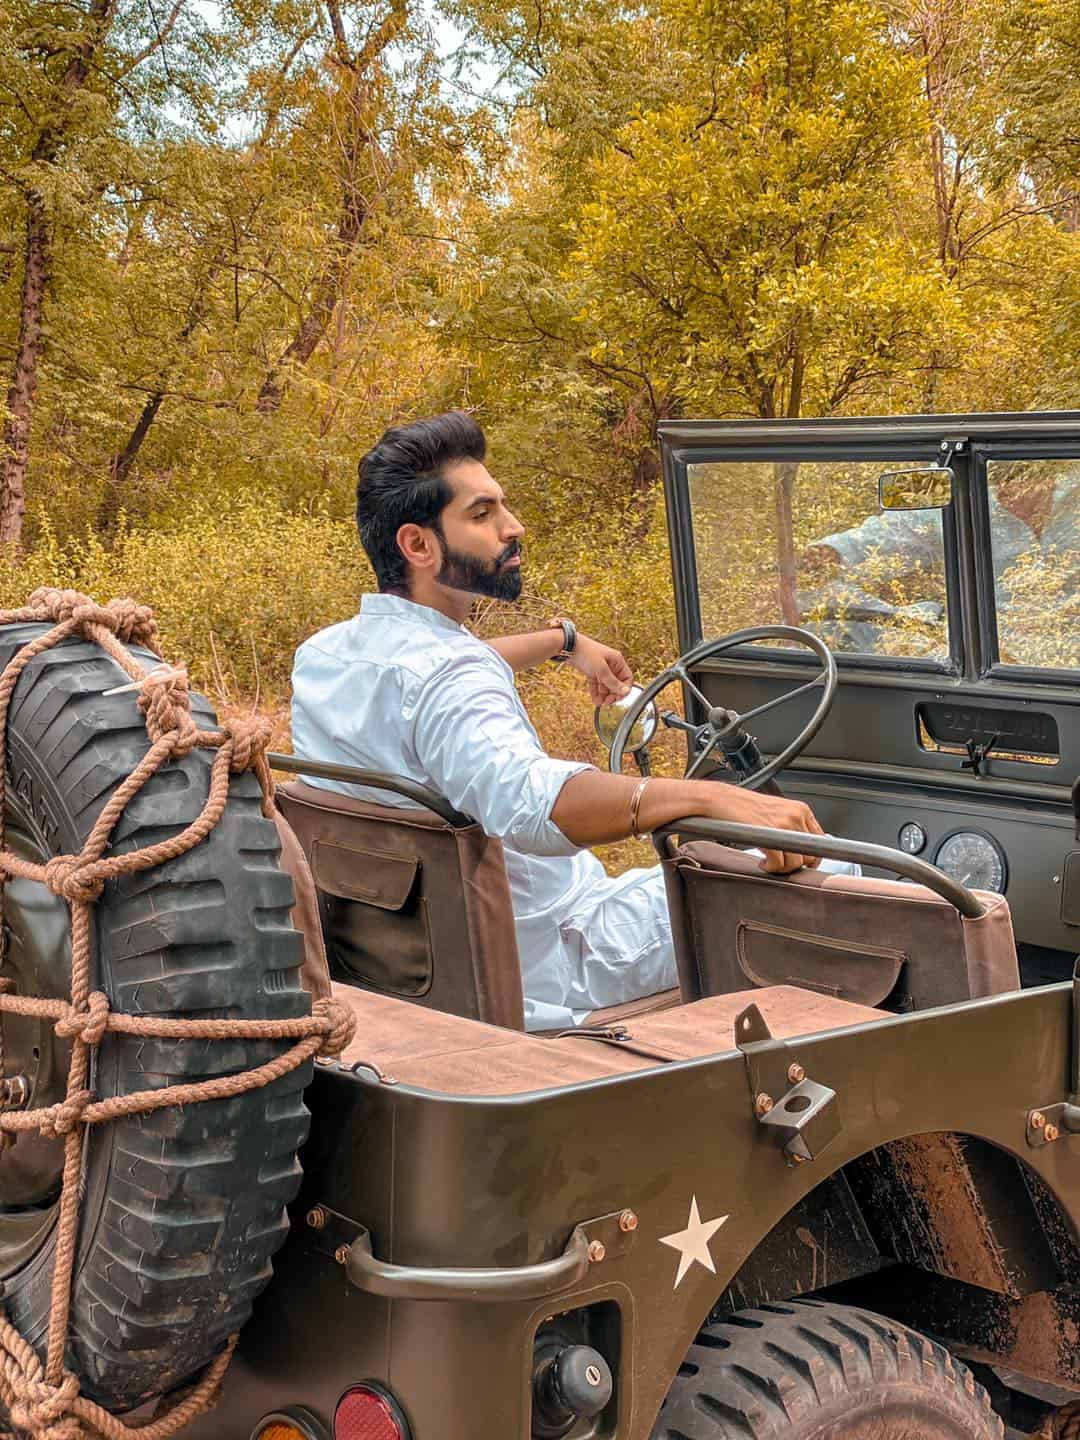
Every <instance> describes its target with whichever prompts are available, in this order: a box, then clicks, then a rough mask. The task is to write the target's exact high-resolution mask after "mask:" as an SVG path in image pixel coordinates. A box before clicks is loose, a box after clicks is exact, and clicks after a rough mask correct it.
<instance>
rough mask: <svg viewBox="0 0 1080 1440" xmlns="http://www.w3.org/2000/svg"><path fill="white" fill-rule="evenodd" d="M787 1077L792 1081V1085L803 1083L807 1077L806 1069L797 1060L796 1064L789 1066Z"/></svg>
mask: <svg viewBox="0 0 1080 1440" xmlns="http://www.w3.org/2000/svg"><path fill="white" fill-rule="evenodd" d="M787 1078H788V1079H789V1080H790V1081H791V1083H792V1085H801V1084H802V1082H803V1081H804V1080H805V1079H806V1071H805V1070H804V1069H803V1067H802V1066H801V1065H800V1064H799V1062H798V1061H797V1060H796V1061H795V1063H794V1065H789V1066H788V1072H787Z"/></svg>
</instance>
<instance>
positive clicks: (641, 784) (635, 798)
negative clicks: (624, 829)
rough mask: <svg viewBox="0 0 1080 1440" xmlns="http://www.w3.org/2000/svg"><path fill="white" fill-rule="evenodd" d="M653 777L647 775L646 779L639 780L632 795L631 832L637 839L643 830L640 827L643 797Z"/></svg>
mask: <svg viewBox="0 0 1080 1440" xmlns="http://www.w3.org/2000/svg"><path fill="white" fill-rule="evenodd" d="M651 778H652V777H651V776H649V775H646V777H645V779H644V780H639V781H638V785H637V789H636V790H635V791H634V793H633V795H631V797H630V834H631V835H632V836H633V837H634V839H635V840H637V839H639V838H640V836H641V831H640V830H639V829H638V811H639V810H640V809H641V797H642V796H643V795H644V794H645V787H646V786H647V785H648V783H649V781H650V779H651Z"/></svg>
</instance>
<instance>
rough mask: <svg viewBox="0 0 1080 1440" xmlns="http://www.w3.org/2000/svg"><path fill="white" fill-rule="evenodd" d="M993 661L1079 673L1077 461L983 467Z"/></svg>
mask: <svg viewBox="0 0 1080 1440" xmlns="http://www.w3.org/2000/svg"><path fill="white" fill-rule="evenodd" d="M986 473H987V490H988V501H989V508H990V549H991V553H992V556H993V562H994V590H995V595H996V600H997V636H998V655H999V657H1000V659H1001V661H1002V663H1003V664H1005V665H1024V666H1031V667H1035V668H1039V669H1070V670H1071V669H1080V460H990V461H988V462H987V467H986Z"/></svg>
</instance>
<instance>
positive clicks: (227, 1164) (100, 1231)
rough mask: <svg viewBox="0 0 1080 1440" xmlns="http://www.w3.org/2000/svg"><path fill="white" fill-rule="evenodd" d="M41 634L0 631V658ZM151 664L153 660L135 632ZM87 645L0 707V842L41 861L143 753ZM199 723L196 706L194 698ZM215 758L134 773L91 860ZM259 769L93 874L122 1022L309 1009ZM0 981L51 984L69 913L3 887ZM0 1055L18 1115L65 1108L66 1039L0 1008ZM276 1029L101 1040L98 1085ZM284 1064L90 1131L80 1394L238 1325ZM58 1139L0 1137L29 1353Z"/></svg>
mask: <svg viewBox="0 0 1080 1440" xmlns="http://www.w3.org/2000/svg"><path fill="white" fill-rule="evenodd" d="M47 629H48V627H47V626H45V625H39V624H24V625H12V626H7V627H4V628H3V629H0V668H2V667H3V666H4V665H6V664H7V663H8V662H9V661H10V660H11V659H12V657H13V656H14V655H15V654H16V653H17V651H18V650H19V649H20V648H21V647H22V646H23V645H25V644H27V642H28V641H30V640H32V639H34V638H35V637H36V636H38V635H40V634H42V633H43V632H44V631H45V630H47ZM132 653H133V654H134V655H135V656H137V657H138V658H140V659H141V660H142V661H143V662H144V663H145V665H146V667H147V668H148V669H149V668H150V667H151V666H152V665H153V664H155V663H156V662H157V657H156V656H154V655H152V654H151V653H150V652H148V651H145V650H140V649H138V648H136V647H132ZM126 683H127V677H126V676H125V675H124V674H123V672H122V671H121V670H120V668H119V667H118V666H117V665H116V663H115V662H114V661H112V660H110V659H109V658H108V657H107V656H106V655H105V654H104V653H103V652H102V651H101V650H100V649H99V648H98V647H97V646H95V645H93V644H90V643H88V642H85V641H81V640H68V641H65V642H63V643H61V644H60V645H58V646H57V647H56V648H55V649H52V650H50V651H47V652H45V653H44V654H42V655H40V656H38V657H37V658H36V659H35V660H33V661H32V662H31V663H30V665H29V666H28V667H27V669H26V671H25V672H24V673H23V675H22V676H21V677H20V679H19V682H18V685H17V686H16V689H15V693H14V696H13V699H12V703H11V707H10V711H9V717H8V741H7V745H8V784H7V800H6V805H5V817H6V824H7V843H8V845H9V846H11V847H12V848H14V849H16V850H18V851H20V852H21V853H22V854H24V855H25V856H26V857H27V858H30V859H32V860H35V861H38V862H42V861H44V860H47V859H49V858H50V857H51V856H53V855H57V854H74V853H77V852H78V851H79V850H81V849H82V847H83V845H84V843H85V841H86V839H87V836H88V834H89V832H90V830H91V828H92V826H93V824H94V821H95V820H96V819H97V817H98V815H99V814H100V812H101V809H102V807H103V805H104V804H105V802H106V800H107V799H108V797H109V796H110V794H111V793H112V792H113V791H114V790H115V788H116V786H117V785H118V784H119V783H120V781H122V780H123V779H124V778H126V777H127V776H128V775H129V774H130V772H131V770H132V769H133V768H134V766H135V765H136V763H137V762H138V761H139V760H140V759H141V758H142V756H143V755H145V753H146V751H147V749H148V748H149V740H148V738H147V733H146V728H145V724H144V721H143V717H142V715H141V714H140V713H139V710H138V709H137V706H136V701H135V696H134V694H133V693H131V692H130V691H129V692H128V693H125V694H118V695H108V694H106V693H105V692H107V691H109V690H111V689H113V688H114V687H116V686H121V685H124V684H126ZM192 710H193V713H194V715H195V718H196V722H197V723H198V724H199V725H200V727H203V728H205V727H212V726H213V724H214V714H213V711H212V710H211V708H210V706H209V705H208V704H207V702H206V701H205V700H203V699H202V698H201V697H198V696H194V697H192ZM212 758H213V752H212V751H208V750H203V749H196V750H194V751H193V752H192V753H191V754H190V755H188V756H186V757H185V758H184V759H182V760H174V761H173V762H172V763H170V764H168V765H166V766H165V767H164V768H163V769H162V770H161V771H159V772H158V773H157V774H156V775H155V776H153V778H152V779H151V780H149V781H148V782H147V784H146V785H145V787H144V788H143V789H142V790H141V792H140V793H139V794H138V795H137V796H136V797H135V799H134V800H133V802H132V803H131V804H130V806H129V807H128V809H127V811H126V813H125V814H124V815H123V817H122V818H121V819H120V821H119V823H118V825H117V827H116V830H115V831H114V834H113V839H112V845H111V849H110V851H109V852H107V853H112V854H121V853H123V852H125V851H130V850H135V849H139V848H142V847H144V846H147V845H150V844H153V843H154V842H156V841H159V840H162V839H164V838H166V837H167V836H170V835H173V834H176V833H177V832H179V831H180V830H182V829H183V828H184V827H185V826H187V825H188V824H190V823H191V821H193V820H194V819H195V818H196V816H197V815H198V814H199V812H200V810H201V809H202V807H203V804H204V803H205V800H206V797H207V793H208V788H209V774H210V765H211V761H212ZM260 799H261V794H260V788H259V784H258V782H257V780H256V778H255V777H254V775H251V774H242V775H237V776H234V777H233V778H232V781H231V783H230V787H229V800H228V804H227V806H226V809H225V813H224V815H223V817H222V819H221V821H220V823H219V824H218V825H217V827H216V828H215V829H214V830H213V831H212V833H211V834H210V835H209V837H208V838H207V839H206V840H205V841H204V842H203V843H202V844H200V845H197V846H196V847H195V848H194V849H193V850H191V851H189V852H188V853H187V854H185V855H183V856H181V857H180V858H179V859H176V860H172V861H170V862H168V863H166V864H164V865H161V866H160V867H158V868H156V869H153V870H149V871H146V872H144V873H142V874H138V875H125V876H122V877H120V878H118V879H116V880H113V881H110V882H109V883H108V884H107V885H106V887H105V890H104V892H103V894H102V895H101V897H100V899H99V900H98V902H97V905H96V907H95V909H94V912H93V920H94V943H95V964H96V975H95V979H94V985H95V988H98V989H101V990H103V991H104V992H105V993H106V994H107V995H108V997H109V1002H110V1005H111V1006H112V1007H113V1008H114V1009H117V1010H125V1011H128V1012H131V1013H134V1014H138V1015H155V1016H172V1017H176V1016H194V1017H199V1018H241V1017H243V1018H251V1019H268V1020H269V1019H288V1018H293V1017H297V1016H303V1015H307V1014H308V1013H309V1011H310V999H309V997H308V996H307V995H306V994H305V992H304V991H303V990H302V988H301V985H300V964H301V960H302V951H303V943H302V937H301V935H300V934H299V933H298V932H297V931H295V930H294V929H293V928H292V922H291V919H290V910H291V906H292V903H293V888H292V881H291V880H290V879H289V877H288V876H287V875H286V874H284V873H283V872H282V871H281V869H280V868H279V865H278V854H279V845H278V840H277V833H276V830H275V827H274V825H273V823H272V822H271V821H269V820H267V819H265V818H264V817H263V815H262V812H261V807H260ZM4 888H5V905H4V910H5V934H6V940H7V943H6V946H5V952H4V955H3V960H2V969H0V974H2V975H3V977H4V978H6V979H7V980H9V981H10V982H12V984H13V988H14V989H15V990H16V991H17V992H18V993H21V994H25V995H46V996H59V997H63V998H67V996H68V994H69V993H70V992H69V986H70V973H71V954H70V925H69V920H68V912H67V906H66V904H65V903H64V902H63V901H62V900H60V899H58V898H57V897H55V896H54V895H52V894H51V892H49V891H47V890H46V889H45V887H44V886H42V885H40V884H37V883H35V882H31V881H26V880H9V881H8V882H7V884H6V886H5V887H4ZM2 1030H3V1057H2V1068H3V1070H4V1072H5V1073H6V1074H7V1075H9V1076H10V1075H14V1074H22V1075H24V1076H25V1077H26V1078H27V1080H28V1081H29V1085H30V1097H29V1104H30V1106H31V1107H37V1106H43V1105H48V1104H52V1103H54V1102H55V1101H57V1100H59V1099H62V1098H63V1095H64V1088H65V1085H66V1078H67V1060H68V1056H69V1053H70V1052H69V1048H68V1042H65V1041H61V1040H59V1039H58V1038H57V1036H56V1035H55V1032H54V1030H53V1028H52V1025H51V1023H49V1022H47V1021H37V1020H31V1019H24V1018H22V1017H18V1016H15V1015H12V1014H10V1013H8V1014H4V1015H3V1017H2ZM286 1048H288V1042H284V1041H269V1040H263V1041H258V1042H256V1041H250V1040H245V1041H224V1042H223V1041H216V1042H211V1041H202V1040H176V1041H166V1040H145V1039H141V1038H138V1037H134V1036H124V1035H117V1034H108V1035H106V1036H105V1038H104V1040H103V1042H102V1044H101V1046H100V1048H99V1050H98V1051H97V1058H96V1062H95V1066H94V1073H92V1075H91V1085H92V1088H93V1090H94V1091H95V1093H96V1095H97V1096H98V1097H100V1098H106V1097H109V1096H114V1095H121V1094H126V1093H129V1092H131V1091H134V1090H144V1089H154V1088H160V1087H163V1086H166V1085H171V1084H176V1083H180V1082H191V1081H198V1080H204V1079H209V1078H211V1077H214V1076H219V1075H224V1074H231V1073H235V1072H238V1071H242V1070H246V1069H249V1068H251V1067H253V1066H255V1065H258V1064H261V1063H263V1062H265V1061H267V1060H269V1059H271V1058H272V1057H273V1056H275V1055H278V1054H280V1053H281V1052H282V1051H283V1050H284V1049H286ZM310 1078H311V1066H310V1064H307V1065H304V1066H301V1067H300V1068H298V1069H296V1070H294V1071H292V1073H290V1074H288V1075H286V1076H285V1077H284V1078H282V1079H280V1080H278V1081H276V1082H275V1083H273V1084H271V1085H268V1086H266V1087H265V1088H263V1089H257V1090H252V1091H249V1092H248V1093H246V1094H243V1095H240V1096H237V1097H235V1098H233V1099H229V1100H222V1101H209V1102H206V1103H203V1104H196V1105H189V1106H186V1107H183V1108H182V1109H176V1108H168V1109H162V1110H159V1111H157V1112H155V1113H152V1114H148V1115H133V1116H130V1117H126V1118H123V1119H120V1120H114V1121H111V1122H108V1123H105V1124H100V1125H95V1126H92V1127H90V1129H89V1130H88V1132H87V1138H86V1142H85V1148H84V1161H83V1165H84V1168H83V1198H82V1202H81V1210H80V1221H79V1239H78V1254H77V1258H76V1264H75V1273H74V1284H73V1291H72V1306H71V1317H70V1325H69V1332H68V1354H67V1361H68V1364H69V1366H70V1368H71V1369H72V1370H73V1371H74V1372H75V1374H76V1375H78V1376H79V1378H80V1380H81V1381H82V1384H83V1392H84V1394H86V1395H87V1396H88V1397H89V1398H90V1399H92V1400H95V1401H97V1402H98V1403H99V1404H102V1405H105V1406H106V1407H108V1408H110V1409H114V1410H122V1409H127V1408H131V1407H133V1406H136V1405H138V1404H139V1403H140V1402H142V1401H144V1400H146V1399H148V1398H150V1397H151V1396H155V1395H159V1394H162V1393H165V1392H167V1391H169V1390H171V1389H173V1388H174V1387H176V1386H177V1385H179V1384H180V1383H181V1382H183V1381H184V1380H186V1379H187V1378H189V1377H190V1376H192V1375H193V1374H194V1373H195V1372H196V1371H198V1370H199V1369H201V1368H202V1367H203V1366H204V1365H206V1363H207V1362H208V1361H209V1360H211V1359H212V1358H213V1357H214V1355H215V1354H217V1353H219V1352H220V1351H221V1349H222V1347H223V1345H224V1344H225V1342H226V1340H227V1339H228V1337H229V1336H230V1335H231V1334H232V1333H233V1332H235V1331H236V1330H238V1329H239V1328H240V1327H241V1326H242V1325H243V1323H244V1321H245V1320H246V1319H247V1316H248V1314H249V1312H250V1309H251V1304H252V1301H253V1299H254V1297H255V1296H256V1295H257V1294H258V1293H259V1291H260V1290H261V1289H262V1288H263V1286H264V1285H265V1284H266V1282H267V1280H268V1279H269V1277H270V1261H271V1257H272V1256H273V1254H274V1252H275V1251H276V1250H277V1249H278V1247H279V1246H280V1245H281V1243H282V1241H283V1240H284V1238H285V1235H286V1232H287V1228H288V1221H287V1217H286V1211H285V1207H286V1205H287V1204H288V1203H289V1201H290V1200H292V1198H293V1197H294V1196H295V1194H296V1191H297V1188H298V1186H299V1182H300V1168H299V1164H298V1161H297V1158H296V1151H297V1148H298V1147H299V1146H300V1144H301V1143H302V1142H303V1140H304V1138H305V1137H306V1134H307V1129H308V1112H307V1110H306V1108H305V1106H304V1104H303V1100H302V1093H303V1090H304V1088H305V1086H306V1085H307V1084H308V1082H309V1080H310ZM61 1161H62V1142H61V1141H58V1140H46V1139H43V1138H40V1137H39V1136H38V1135H37V1134H36V1133H34V1134H23V1135H22V1136H20V1137H19V1139H18V1142H17V1143H16V1144H15V1146H14V1147H12V1148H10V1149H7V1150H3V1151H0V1280H2V1282H3V1304H4V1307H5V1310H6V1312H7V1315H8V1317H9V1319H10V1320H11V1321H12V1322H13V1323H14V1324H15V1326H16V1327H17V1328H18V1329H19V1331H20V1332H21V1333H22V1335H23V1336H24V1337H25V1338H26V1339H28V1340H29V1341H30V1342H31V1343H32V1344H33V1345H34V1346H35V1348H36V1349H37V1350H38V1352H39V1353H42V1354H43V1353H44V1348H45V1346H44V1342H45V1334H46V1328H47V1323H48V1314H49V1302H50V1280H51V1273H52V1256H53V1250H54V1245H55V1228H56V1227H55V1221H56V1211H57V1204H56V1202H57V1196H58V1193H59V1181H60V1171H61Z"/></svg>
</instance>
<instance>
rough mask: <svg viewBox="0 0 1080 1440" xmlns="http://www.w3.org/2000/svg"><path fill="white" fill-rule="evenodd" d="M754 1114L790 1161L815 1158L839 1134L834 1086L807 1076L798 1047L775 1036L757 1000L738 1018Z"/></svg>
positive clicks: (737, 1034)
mask: <svg viewBox="0 0 1080 1440" xmlns="http://www.w3.org/2000/svg"><path fill="white" fill-rule="evenodd" d="M735 1043H736V1045H737V1046H738V1047H739V1050H740V1051H741V1052H742V1056H743V1059H744V1060H745V1061H746V1076H747V1080H748V1081H749V1085H750V1104H751V1106H752V1108H753V1112H754V1118H755V1119H756V1120H757V1121H758V1123H759V1124H760V1125H762V1126H764V1127H765V1129H766V1130H768V1131H770V1132H771V1133H772V1134H773V1135H774V1136H775V1137H776V1139H777V1140H778V1141H779V1143H780V1145H781V1148H782V1149H783V1152H784V1158H785V1159H786V1160H787V1163H788V1164H789V1165H799V1164H803V1163H804V1162H805V1161H807V1160H816V1159H817V1157H818V1156H819V1155H820V1154H821V1152H822V1151H823V1150H824V1149H825V1148H826V1146H827V1145H830V1144H831V1143H832V1142H833V1141H834V1140H835V1139H836V1137H837V1135H839V1134H840V1115H839V1112H838V1109H837V1105H836V1091H835V1090H830V1089H829V1087H828V1086H827V1085H821V1084H819V1083H818V1082H817V1081H816V1080H810V1079H808V1078H807V1074H806V1071H805V1069H804V1068H803V1066H802V1065H801V1064H800V1063H799V1060H798V1057H797V1056H796V1054H795V1051H794V1050H793V1049H792V1048H791V1046H790V1045H788V1044H787V1043H786V1042H785V1041H783V1040H777V1039H776V1038H775V1037H774V1036H773V1034H772V1032H771V1031H770V1030H769V1027H768V1025H767V1024H766V1023H765V1017H764V1015H762V1013H761V1011H760V1010H759V1009H758V1007H757V1006H756V1005H748V1006H747V1007H746V1009H745V1010H743V1011H742V1012H741V1014H739V1015H738V1017H737V1018H736V1020H735Z"/></svg>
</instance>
